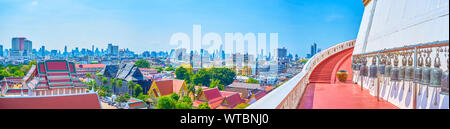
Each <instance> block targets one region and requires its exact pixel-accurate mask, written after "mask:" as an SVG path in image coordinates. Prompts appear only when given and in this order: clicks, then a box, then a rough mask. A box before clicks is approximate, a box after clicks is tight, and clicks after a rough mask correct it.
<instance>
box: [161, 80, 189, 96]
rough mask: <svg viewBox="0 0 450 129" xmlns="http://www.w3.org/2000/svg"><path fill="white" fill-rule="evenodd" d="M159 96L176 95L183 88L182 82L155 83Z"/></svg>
mask: <svg viewBox="0 0 450 129" xmlns="http://www.w3.org/2000/svg"><path fill="white" fill-rule="evenodd" d="M155 83H156V86H157V87H158V89H159V93H160V94H161V96H164V95H170V94H172V93H178V92H179V91H180V89H181V87H182V86H183V83H184V80H175V79H174V80H161V81H155Z"/></svg>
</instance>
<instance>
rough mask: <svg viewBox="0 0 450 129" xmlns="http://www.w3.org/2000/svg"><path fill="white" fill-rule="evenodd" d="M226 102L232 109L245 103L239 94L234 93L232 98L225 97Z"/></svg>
mask: <svg viewBox="0 0 450 129" xmlns="http://www.w3.org/2000/svg"><path fill="white" fill-rule="evenodd" d="M225 100H226V101H227V103H228V106H230V107H234V106H236V105H238V104H241V103H243V102H244V100H243V99H242V98H241V96H240V95H239V93H234V94H232V95H230V96H227V97H225Z"/></svg>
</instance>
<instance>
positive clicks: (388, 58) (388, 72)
mask: <svg viewBox="0 0 450 129" xmlns="http://www.w3.org/2000/svg"><path fill="white" fill-rule="evenodd" d="M391 69H392V66H391V55H390V54H387V55H386V68H385V69H384V74H386V75H385V76H386V77H391Z"/></svg>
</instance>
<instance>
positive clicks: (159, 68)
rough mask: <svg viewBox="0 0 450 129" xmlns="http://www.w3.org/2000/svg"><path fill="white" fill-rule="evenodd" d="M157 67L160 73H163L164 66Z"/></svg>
mask: <svg viewBox="0 0 450 129" xmlns="http://www.w3.org/2000/svg"><path fill="white" fill-rule="evenodd" d="M155 69H157V70H158V73H161V72H162V71H163V70H164V69H163V68H161V67H156V68H155Z"/></svg>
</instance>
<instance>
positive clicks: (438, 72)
mask: <svg viewBox="0 0 450 129" xmlns="http://www.w3.org/2000/svg"><path fill="white" fill-rule="evenodd" d="M440 49H441V48H438V50H437V51H436V57H435V58H434V68H432V69H431V73H430V76H431V77H430V86H431V87H440V86H441V79H442V69H440V67H441V59H440V58H439V50H440Z"/></svg>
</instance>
